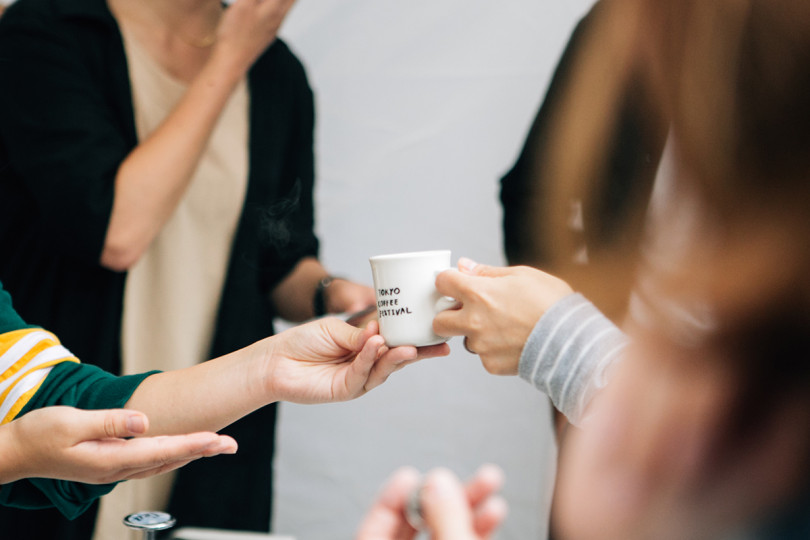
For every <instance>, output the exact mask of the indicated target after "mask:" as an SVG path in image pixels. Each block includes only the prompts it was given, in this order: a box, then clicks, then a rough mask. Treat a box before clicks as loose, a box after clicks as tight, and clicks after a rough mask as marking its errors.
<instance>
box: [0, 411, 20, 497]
mask: <svg viewBox="0 0 810 540" xmlns="http://www.w3.org/2000/svg"><path fill="white" fill-rule="evenodd" d="M14 428H15V425H14V422H10V423H8V424H3V425H0V486H2V485H3V484H9V483H11V482H15V481H17V480H19V479H21V478H25V475H26V472H25V471H24V470H23V463H24V462H23V461H22V460H21V457H22V456H21V452H20V449H19V444H18V443H19V442H20V441H18V440H17V438H16V437H15V435H14V433H13V432H14Z"/></svg>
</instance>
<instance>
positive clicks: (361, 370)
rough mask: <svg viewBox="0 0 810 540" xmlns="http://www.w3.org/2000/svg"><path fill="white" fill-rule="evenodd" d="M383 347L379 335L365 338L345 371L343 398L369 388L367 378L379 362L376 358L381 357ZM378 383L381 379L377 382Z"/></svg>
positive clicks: (383, 342)
mask: <svg viewBox="0 0 810 540" xmlns="http://www.w3.org/2000/svg"><path fill="white" fill-rule="evenodd" d="M384 347H385V340H384V339H383V338H382V336H380V335H373V336H371V337H370V338H368V339H367V340H366V342H365V344H364V345H363V348H362V349H361V350H360V352H359V353H358V354H357V356H356V357H355V358H354V359H353V360H352V362H351V365H349V369H348V371H347V372H346V378H345V381H344V385H345V388H344V392H345V396H343V398H344V399H348V398H353V397H356V396H358V395H359V394H360V393H361V392H363V391H368V390H370V389H371V388H369V387H368V385H369V378H370V376H371V373H372V370H373V369H374V367H375V365H376V364H378V363H379V362H378V359H379V358H380V357H381V355H382V353H383V348H384ZM386 376H387V375H386ZM383 380H384V379H383ZM380 383H382V381H379V382H378V383H377V384H380Z"/></svg>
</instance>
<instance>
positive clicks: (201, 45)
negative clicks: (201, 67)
mask: <svg viewBox="0 0 810 540" xmlns="http://www.w3.org/2000/svg"><path fill="white" fill-rule="evenodd" d="M175 35H176V36H177V37H178V38H180V41H182V42H183V43H185V44H186V45H189V46H191V47H195V48H197V49H207V48H208V47H210V46H211V45H213V44H214V43H216V42H217V31H216V29H215V30H214V31H213V32H211V33H210V34H208V35H207V36H205V37H204V38H202V39H199V40H193V39H190V38H187V37H186V36H184V35H183V34H181V33H180V32H175Z"/></svg>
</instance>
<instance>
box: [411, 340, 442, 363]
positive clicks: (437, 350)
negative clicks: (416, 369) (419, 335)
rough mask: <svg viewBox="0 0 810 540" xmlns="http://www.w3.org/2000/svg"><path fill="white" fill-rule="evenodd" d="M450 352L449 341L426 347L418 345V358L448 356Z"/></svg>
mask: <svg viewBox="0 0 810 540" xmlns="http://www.w3.org/2000/svg"><path fill="white" fill-rule="evenodd" d="M449 354H450V345H448V344H447V343H440V344H438V345H428V346H426V347H418V348H417V349H416V359H417V360H422V359H423V358H438V357H440V356H447V355H449Z"/></svg>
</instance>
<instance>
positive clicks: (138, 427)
mask: <svg viewBox="0 0 810 540" xmlns="http://www.w3.org/2000/svg"><path fill="white" fill-rule="evenodd" d="M127 430H129V432H130V433H143V432H145V431H146V422H144V417H143V416H142V415H140V414H132V415H130V416H129V417H127Z"/></svg>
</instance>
